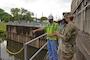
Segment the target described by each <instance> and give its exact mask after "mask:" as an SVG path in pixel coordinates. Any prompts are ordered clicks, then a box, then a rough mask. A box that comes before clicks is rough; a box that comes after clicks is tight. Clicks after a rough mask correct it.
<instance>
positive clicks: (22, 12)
mask: <svg viewBox="0 0 90 60" xmlns="http://www.w3.org/2000/svg"><path fill="white" fill-rule="evenodd" d="M11 13H12V15H13V19H14V20H29V21H31V19H32V16H33V15H34V13H33V12H29V11H28V10H26V9H24V8H21V9H19V8H12V9H11Z"/></svg>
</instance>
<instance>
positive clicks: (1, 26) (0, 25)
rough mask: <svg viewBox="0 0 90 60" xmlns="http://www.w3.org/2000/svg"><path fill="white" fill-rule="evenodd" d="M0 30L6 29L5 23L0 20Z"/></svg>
mask: <svg viewBox="0 0 90 60" xmlns="http://www.w3.org/2000/svg"><path fill="white" fill-rule="evenodd" d="M0 30H2V31H6V23H2V22H0Z"/></svg>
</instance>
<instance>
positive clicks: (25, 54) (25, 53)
mask: <svg viewBox="0 0 90 60" xmlns="http://www.w3.org/2000/svg"><path fill="white" fill-rule="evenodd" d="M24 60H27V45H26V44H24Z"/></svg>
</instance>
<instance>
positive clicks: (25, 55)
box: [24, 33, 47, 60]
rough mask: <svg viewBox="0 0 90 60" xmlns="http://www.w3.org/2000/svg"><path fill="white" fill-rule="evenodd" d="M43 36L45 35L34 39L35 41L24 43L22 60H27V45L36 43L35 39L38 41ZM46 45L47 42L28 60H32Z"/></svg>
mask: <svg viewBox="0 0 90 60" xmlns="http://www.w3.org/2000/svg"><path fill="white" fill-rule="evenodd" d="M45 35H46V33H45V34H43V35H41V36H39V37H36V38H35V39H32V40H30V41H29V42H26V43H24V60H27V45H28V44H30V43H32V42H34V41H36V40H37V39H39V38H41V37H43V36H45ZM46 45H47V42H46V43H45V44H44V45H43V46H42V47H41V48H40V49H39V50H38V51H37V52H36V53H35V54H34V55H33V56H32V57H31V58H30V59H29V60H32V59H33V58H34V57H35V56H36V55H37V54H38V53H39V52H40V51H41V50H42V49H43V48H44V47H45V46H46Z"/></svg>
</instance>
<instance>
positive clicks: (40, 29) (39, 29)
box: [32, 28, 43, 33]
mask: <svg viewBox="0 0 90 60" xmlns="http://www.w3.org/2000/svg"><path fill="white" fill-rule="evenodd" d="M42 30H43V28H38V29H36V30H33V31H32V32H33V33H35V32H37V31H42Z"/></svg>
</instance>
